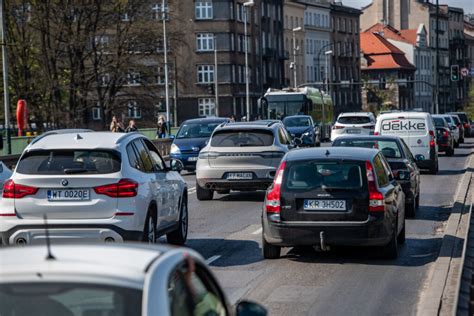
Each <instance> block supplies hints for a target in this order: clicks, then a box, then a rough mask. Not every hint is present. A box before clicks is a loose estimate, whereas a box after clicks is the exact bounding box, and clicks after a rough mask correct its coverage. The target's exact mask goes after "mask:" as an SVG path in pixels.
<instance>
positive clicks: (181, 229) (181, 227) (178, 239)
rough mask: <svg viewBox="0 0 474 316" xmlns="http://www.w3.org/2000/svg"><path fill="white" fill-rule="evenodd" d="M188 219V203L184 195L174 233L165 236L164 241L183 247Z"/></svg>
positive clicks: (186, 234) (186, 235)
mask: <svg viewBox="0 0 474 316" xmlns="http://www.w3.org/2000/svg"><path fill="white" fill-rule="evenodd" d="M188 218H189V214H188V202H187V198H186V195H184V196H183V201H182V202H181V205H180V211H179V220H178V227H177V228H176V229H175V230H174V231H172V232H170V233H168V234H166V239H167V240H168V242H169V243H170V244H173V245H179V246H181V245H184V243H185V242H186V239H187V237H188V225H189V223H188Z"/></svg>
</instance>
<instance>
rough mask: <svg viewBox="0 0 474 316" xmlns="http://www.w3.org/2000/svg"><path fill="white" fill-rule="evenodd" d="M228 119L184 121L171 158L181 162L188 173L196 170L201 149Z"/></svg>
mask: <svg viewBox="0 0 474 316" xmlns="http://www.w3.org/2000/svg"><path fill="white" fill-rule="evenodd" d="M228 121H229V120H228V119H226V118H219V117H214V118H199V119H192V120H187V121H184V122H183V123H182V124H181V126H180V127H179V130H178V133H177V134H176V137H175V138H174V140H173V144H172V145H171V150H170V158H172V159H177V160H180V161H181V162H182V163H183V166H184V169H185V170H187V171H194V170H196V161H197V159H198V156H199V152H200V151H201V149H202V148H203V147H204V146H206V144H207V142H208V141H209V138H210V137H211V135H212V132H213V131H214V129H215V128H216V127H217V126H218V125H219V124H222V123H225V122H228Z"/></svg>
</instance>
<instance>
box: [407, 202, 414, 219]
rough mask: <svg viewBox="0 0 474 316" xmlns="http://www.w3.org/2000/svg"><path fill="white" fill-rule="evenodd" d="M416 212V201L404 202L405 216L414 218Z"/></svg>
mask: <svg viewBox="0 0 474 316" xmlns="http://www.w3.org/2000/svg"><path fill="white" fill-rule="evenodd" d="M415 213H416V201H413V202H411V203H407V204H405V214H406V217H409V218H414V217H415Z"/></svg>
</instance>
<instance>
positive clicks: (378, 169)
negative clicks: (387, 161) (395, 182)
mask: <svg viewBox="0 0 474 316" xmlns="http://www.w3.org/2000/svg"><path fill="white" fill-rule="evenodd" d="M374 169H375V175H376V176H377V182H378V184H379V186H380V187H384V186H386V185H388V182H389V180H388V174H387V172H386V170H385V167H384V165H383V163H382V160H381V159H380V156H379V155H377V156H376V157H375V158H374Z"/></svg>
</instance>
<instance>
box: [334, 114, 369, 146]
mask: <svg viewBox="0 0 474 316" xmlns="http://www.w3.org/2000/svg"><path fill="white" fill-rule="evenodd" d="M374 129H375V116H374V114H373V113H371V112H352V113H341V114H339V116H338V117H337V120H336V123H335V124H334V126H333V127H332V131H331V141H332V142H333V141H334V140H335V139H336V138H337V137H339V136H341V135H372V134H373V133H374Z"/></svg>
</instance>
